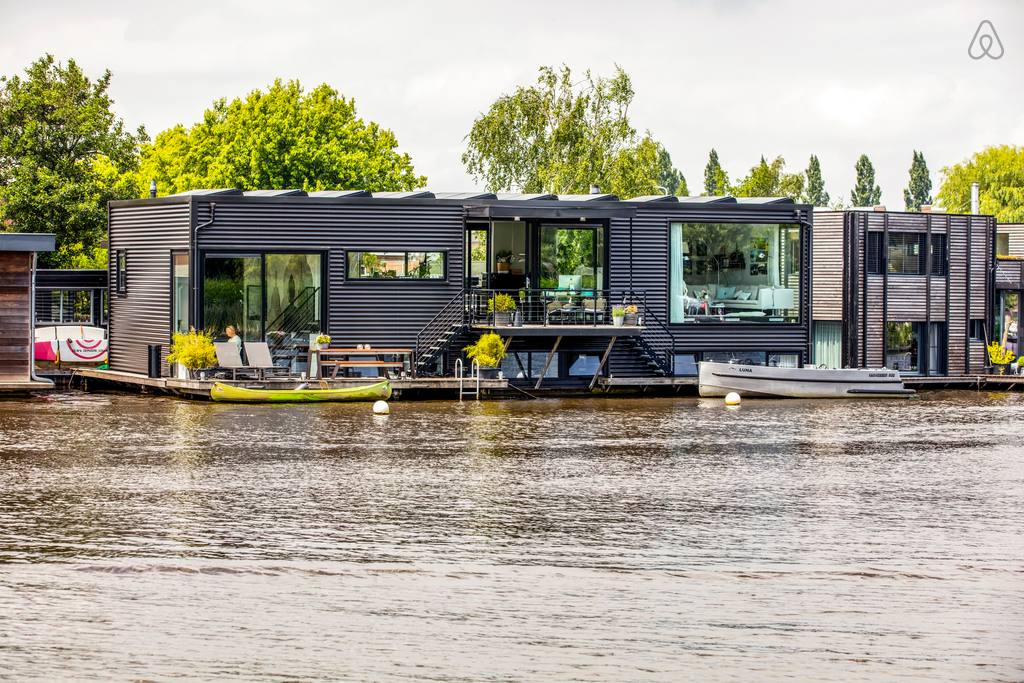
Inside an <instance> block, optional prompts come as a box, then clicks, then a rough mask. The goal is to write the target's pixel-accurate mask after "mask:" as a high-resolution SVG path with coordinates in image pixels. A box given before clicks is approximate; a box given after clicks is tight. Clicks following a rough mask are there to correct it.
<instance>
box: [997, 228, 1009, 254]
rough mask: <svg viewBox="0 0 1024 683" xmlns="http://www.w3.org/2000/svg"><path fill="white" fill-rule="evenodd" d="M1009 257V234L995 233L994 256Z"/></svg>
mask: <svg viewBox="0 0 1024 683" xmlns="http://www.w3.org/2000/svg"><path fill="white" fill-rule="evenodd" d="M1009 255H1010V233H1008V232H997V233H996V256H1009Z"/></svg>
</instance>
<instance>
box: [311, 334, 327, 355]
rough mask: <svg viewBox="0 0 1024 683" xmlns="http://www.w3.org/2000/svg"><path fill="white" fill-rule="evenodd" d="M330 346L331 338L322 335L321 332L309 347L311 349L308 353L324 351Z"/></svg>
mask: <svg viewBox="0 0 1024 683" xmlns="http://www.w3.org/2000/svg"><path fill="white" fill-rule="evenodd" d="M330 345H331V337H330V335H327V334H324V333H323V332H321V333H320V334H318V335H317V336H316V338H315V339H314V340H313V344H312V345H311V346H312V348H311V349H310V351H319V350H320V349H326V348H327V347H328V346H330Z"/></svg>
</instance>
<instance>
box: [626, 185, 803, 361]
mask: <svg viewBox="0 0 1024 683" xmlns="http://www.w3.org/2000/svg"><path fill="white" fill-rule="evenodd" d="M804 208H806V207H804ZM795 211H796V207H794V206H793V205H789V207H788V208H782V207H780V206H779V205H766V206H762V207H754V206H749V205H748V206H744V205H740V206H739V207H737V206H736V205H732V206H730V207H728V209H727V210H721V209H719V210H715V209H714V208H712V207H708V206H701V205H690V206H687V205H685V204H679V205H673V204H670V203H654V204H641V205H638V206H637V212H636V216H635V217H634V218H633V219H632V226H631V224H630V219H626V218H615V219H612V220H611V234H610V237H609V245H610V254H609V264H608V266H609V267H608V271H609V286H610V287H611V288H612V289H629V288H632V289H636V290H643V291H645V292H646V295H647V306H648V308H649V309H650V310H651V311H653V312H654V313H655V314H656V315H657V316H658V317H659V318H660V319H661V320H662V321H664V322H665V323H666V324H667V323H668V320H669V317H668V313H669V311H668V300H669V291H668V289H669V225H670V224H671V223H674V222H690V223H702V222H703V223H714V222H726V221H728V222H737V223H794V222H795V220H796V219H795ZM802 217H803V219H804V220H805V221H810V216H809V212H808V211H806V210H803V211H802ZM631 228H632V229H631ZM804 235H805V239H804V240H803V254H802V255H801V258H802V262H803V263H804V264H806V263H808V259H809V258H810V249H811V245H810V242H811V239H810V235H809V231H808V230H806V229H805V231H804ZM808 273H809V269H808V268H806V267H804V268H801V282H800V309H801V311H802V314H803V315H802V322H801V323H800V324H793V325H771V324H763V323H762V324H757V323H755V324H743V323H720V324H715V323H700V324H672V325H669V329H670V330H671V331H672V334H673V335H674V336H675V340H676V351H677V352H679V353H686V352H696V351H771V352H779V353H798V354H800V355H801V357H802V358H803V359H805V360H806V359H807V358H808V357H809V354H810V349H809V346H810V335H809V332H808V330H809V328H810V298H809V296H808V293H809V290H810V287H809V282H808ZM621 346H622V347H623V348H620V349H618V350H617V352H615V353H613V355H612V358H611V359H610V370H611V372H612V374H614V375H617V376H623V377H628V376H638V375H648V374H650V371H649V370H648V369H647V368H646V365H645V364H644V363H643V361H642V360H641V359H639V358H638V356H637V355H636V354H635V353H631V352H628V351H627V349H626V348H625V347H626V346H627V345H626V344H622V345H621Z"/></svg>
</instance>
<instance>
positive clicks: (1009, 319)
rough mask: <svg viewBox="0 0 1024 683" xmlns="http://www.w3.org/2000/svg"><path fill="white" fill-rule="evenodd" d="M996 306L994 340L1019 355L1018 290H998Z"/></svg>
mask: <svg viewBox="0 0 1024 683" xmlns="http://www.w3.org/2000/svg"><path fill="white" fill-rule="evenodd" d="M996 306H997V309H996V316H995V337H994V340H995V341H997V342H999V344H1000V345H1001V346H1002V347H1003V348H1005V349H1009V350H1010V351H1013V353H1014V354H1016V355H1020V352H1021V350H1022V349H1021V344H1020V337H1019V330H1020V292H1017V291H1000V292H999V293H998V299H997V301H996Z"/></svg>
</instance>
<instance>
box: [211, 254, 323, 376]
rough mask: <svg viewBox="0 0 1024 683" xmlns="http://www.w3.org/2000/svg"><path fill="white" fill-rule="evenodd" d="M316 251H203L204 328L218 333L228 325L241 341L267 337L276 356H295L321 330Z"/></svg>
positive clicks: (320, 272)
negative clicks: (243, 252)
mask: <svg viewBox="0 0 1024 683" xmlns="http://www.w3.org/2000/svg"><path fill="white" fill-rule="evenodd" d="M322 278H323V256H322V254H320V253H265V254H240V255H235V254H223V255H222V254H207V255H206V256H205V258H204V259H203V283H202V288H203V291H202V298H203V306H202V309H203V321H202V324H203V327H204V328H205V329H207V330H210V331H212V332H213V333H214V335H215V336H217V337H223V336H224V335H225V330H226V329H227V327H228V326H229V325H230V326H233V327H234V328H235V329H236V330H237V331H238V334H239V335H240V336H241V337H242V339H244V340H246V341H266V342H267V343H268V344H269V345H270V348H271V352H272V353H274V355H275V357H278V358H280V357H284V356H288V355H296V350H297V349H298V348H300V347H302V346H304V345H306V344H308V342H309V336H310V335H311V334H316V333H318V332H321V331H323V328H324V325H323V320H322V311H323V279H322Z"/></svg>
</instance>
